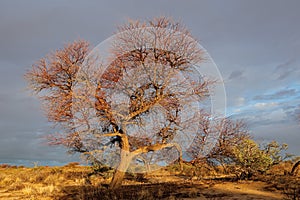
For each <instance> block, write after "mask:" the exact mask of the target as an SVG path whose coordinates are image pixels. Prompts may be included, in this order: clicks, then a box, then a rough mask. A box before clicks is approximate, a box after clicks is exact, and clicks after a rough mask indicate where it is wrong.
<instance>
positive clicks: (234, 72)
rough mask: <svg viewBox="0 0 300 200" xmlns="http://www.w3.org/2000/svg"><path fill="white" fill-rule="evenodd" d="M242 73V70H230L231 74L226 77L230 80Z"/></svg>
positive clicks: (240, 76)
mask: <svg viewBox="0 0 300 200" xmlns="http://www.w3.org/2000/svg"><path fill="white" fill-rule="evenodd" d="M243 74H244V71H243V70H235V71H233V72H231V74H230V75H229V77H228V79H229V80H232V79H239V78H242V77H243Z"/></svg>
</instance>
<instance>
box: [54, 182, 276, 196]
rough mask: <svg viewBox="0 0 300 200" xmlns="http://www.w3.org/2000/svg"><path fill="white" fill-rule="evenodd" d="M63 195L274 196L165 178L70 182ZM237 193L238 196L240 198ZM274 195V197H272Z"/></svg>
mask: <svg viewBox="0 0 300 200" xmlns="http://www.w3.org/2000/svg"><path fill="white" fill-rule="evenodd" d="M62 191H63V192H64V195H63V196H60V197H57V198H56V199H59V200H77V199H78V200H79V199H90V200H96V199H97V200H99V199H101V200H122V199H128V200H132V199H134V200H139V199H140V200H142V199H143V200H144V199H147V200H154V199H165V200H168V199H172V200H174V199H200V200H201V199H203V200H204V199H210V200H216V199H224V200H225V199H270V198H266V196H260V195H251V196H249V198H241V197H246V196H247V194H245V193H243V192H242V191H241V192H239V193H236V194H234V193H228V192H226V191H222V190H218V189H215V188H212V187H211V186H210V185H209V184H205V183H200V182H199V183H192V182H187V183H184V182H165V183H155V184H134V185H123V186H122V187H120V188H119V189H115V190H112V189H107V185H100V186H98V187H95V186H67V187H64V188H62ZM236 196H237V198H236ZM271 199H272V198H271Z"/></svg>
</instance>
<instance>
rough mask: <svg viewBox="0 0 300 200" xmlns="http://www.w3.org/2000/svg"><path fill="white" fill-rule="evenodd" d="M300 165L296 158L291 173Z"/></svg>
mask: <svg viewBox="0 0 300 200" xmlns="http://www.w3.org/2000/svg"><path fill="white" fill-rule="evenodd" d="M299 165H300V160H298V162H296V163H295V164H294V166H293V168H292V171H291V175H294V173H295V171H296V169H297V167H298V166H299Z"/></svg>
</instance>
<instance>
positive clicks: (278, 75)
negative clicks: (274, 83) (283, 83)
mask: <svg viewBox="0 0 300 200" xmlns="http://www.w3.org/2000/svg"><path fill="white" fill-rule="evenodd" d="M299 73H300V67H299V63H297V60H296V59H295V58H292V59H289V60H288V61H286V62H284V63H281V64H279V65H278V66H276V67H275V70H274V71H273V74H274V76H275V80H284V79H287V78H288V77H290V76H293V75H294V74H299Z"/></svg>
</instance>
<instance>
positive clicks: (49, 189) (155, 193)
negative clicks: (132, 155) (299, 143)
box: [0, 162, 300, 200]
mask: <svg viewBox="0 0 300 200" xmlns="http://www.w3.org/2000/svg"><path fill="white" fill-rule="evenodd" d="M291 166H292V163H291V162H285V163H282V164H280V165H277V166H275V167H273V168H272V169H271V170H269V171H268V172H267V174H265V175H257V176H254V177H253V178H252V179H251V180H244V181H237V180H236V179H235V178H234V176H233V174H226V173H224V171H223V169H222V168H220V167H216V168H215V169H211V170H210V171H209V170H207V169H206V168H204V167H203V168H201V169H199V168H198V169H195V168H193V167H192V166H190V165H187V164H186V165H185V166H184V172H183V173H180V172H179V171H178V170H177V169H178V166H176V165H175V166H170V167H167V168H165V169H161V170H158V171H156V172H153V173H149V174H147V175H141V174H127V176H126V179H125V181H124V183H123V185H122V187H121V188H119V189H116V190H112V189H107V187H108V184H109V182H110V180H111V177H112V172H111V171H107V172H103V173H100V174H99V173H98V174H97V175H95V174H93V173H92V172H93V170H92V169H91V168H90V167H87V166H79V165H78V164H77V163H70V164H68V165H66V166H63V167H47V166H39V167H33V168H26V167H22V166H19V167H16V166H9V165H5V164H2V165H1V168H0V199H44V200H46V199H294V200H297V199H300V191H299V190H300V176H299V172H298V173H297V174H296V175H295V176H290V175H287V174H285V173H284V172H285V171H287V170H290V168H291ZM205 169H206V170H205ZM195 170H197V171H196V173H195Z"/></svg>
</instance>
